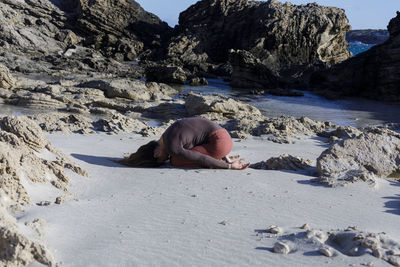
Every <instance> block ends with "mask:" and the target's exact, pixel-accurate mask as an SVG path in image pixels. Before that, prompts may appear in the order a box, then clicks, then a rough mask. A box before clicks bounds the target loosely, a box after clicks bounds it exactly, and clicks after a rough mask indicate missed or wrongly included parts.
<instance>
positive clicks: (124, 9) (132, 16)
mask: <svg viewBox="0 0 400 267" xmlns="http://www.w3.org/2000/svg"><path fill="white" fill-rule="evenodd" d="M70 2H73V3H75V2H78V6H77V8H76V10H77V12H78V15H77V17H78V18H77V24H76V25H75V27H76V29H77V31H79V32H80V33H83V35H84V36H87V38H86V40H85V42H86V44H88V45H93V46H94V47H95V48H96V49H101V50H102V51H103V52H104V53H105V54H106V55H107V56H113V57H115V58H118V59H120V60H133V59H135V58H136V57H137V56H138V55H139V54H140V53H142V52H143V51H144V50H147V49H155V48H160V46H161V45H162V44H163V42H165V40H166V39H168V37H169V34H170V32H171V29H170V27H169V26H168V25H167V23H165V22H162V21H161V20H160V19H159V18H158V17H157V16H155V15H154V14H151V13H149V12H146V11H145V10H144V9H143V8H142V7H141V6H140V5H139V4H138V3H137V2H135V1H133V0H121V1H113V0H101V1H90V0H80V1H75V0H73V1H70ZM147 53H150V51H148V52H147Z"/></svg>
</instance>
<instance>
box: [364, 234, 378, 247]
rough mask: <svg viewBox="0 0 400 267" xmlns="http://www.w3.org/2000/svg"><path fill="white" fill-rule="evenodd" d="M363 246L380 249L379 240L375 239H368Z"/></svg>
mask: <svg viewBox="0 0 400 267" xmlns="http://www.w3.org/2000/svg"><path fill="white" fill-rule="evenodd" d="M361 246H363V247H364V248H370V249H375V248H377V247H378V240H377V239H376V238H373V237H367V238H365V239H363V240H362V241H361Z"/></svg>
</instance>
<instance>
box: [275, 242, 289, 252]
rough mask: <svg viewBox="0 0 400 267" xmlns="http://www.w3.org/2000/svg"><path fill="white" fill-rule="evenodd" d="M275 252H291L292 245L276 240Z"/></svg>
mask: <svg viewBox="0 0 400 267" xmlns="http://www.w3.org/2000/svg"><path fill="white" fill-rule="evenodd" d="M274 252H275V253H278V254H289V253H290V247H289V245H287V244H285V243H283V242H276V243H275V245H274Z"/></svg>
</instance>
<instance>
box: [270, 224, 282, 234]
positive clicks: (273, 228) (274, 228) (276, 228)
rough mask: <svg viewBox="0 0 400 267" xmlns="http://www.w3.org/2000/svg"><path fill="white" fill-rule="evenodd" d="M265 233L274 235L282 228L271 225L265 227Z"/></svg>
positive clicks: (279, 232) (280, 231)
mask: <svg viewBox="0 0 400 267" xmlns="http://www.w3.org/2000/svg"><path fill="white" fill-rule="evenodd" d="M266 232H267V233H270V234H274V235H279V234H281V233H282V232H283V230H282V228H280V227H278V226H276V225H271V226H269V227H268V228H267V230H266Z"/></svg>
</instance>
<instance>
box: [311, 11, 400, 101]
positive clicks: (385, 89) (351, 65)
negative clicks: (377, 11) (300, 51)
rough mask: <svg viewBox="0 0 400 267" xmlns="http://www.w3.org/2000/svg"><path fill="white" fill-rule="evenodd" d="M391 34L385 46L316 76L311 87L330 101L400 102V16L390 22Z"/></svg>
mask: <svg viewBox="0 0 400 267" xmlns="http://www.w3.org/2000/svg"><path fill="white" fill-rule="evenodd" d="M388 32H389V34H390V37H389V39H388V40H387V41H386V42H385V43H383V44H381V45H377V46H374V47H372V48H371V49H370V50H368V51H366V52H364V53H361V54H359V55H357V56H355V57H353V58H351V59H349V60H347V61H345V62H343V63H341V64H339V65H336V66H333V67H332V68H331V69H329V70H325V71H321V72H318V73H315V74H314V75H313V76H312V79H311V86H312V87H313V88H314V89H315V90H318V91H319V92H322V93H324V94H325V95H328V96H330V97H339V96H362V97H367V98H371V99H376V100H383V101H395V102H398V101H400V49H399V48H400V12H397V16H396V17H395V18H393V19H392V20H391V21H390V23H389V25H388Z"/></svg>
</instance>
